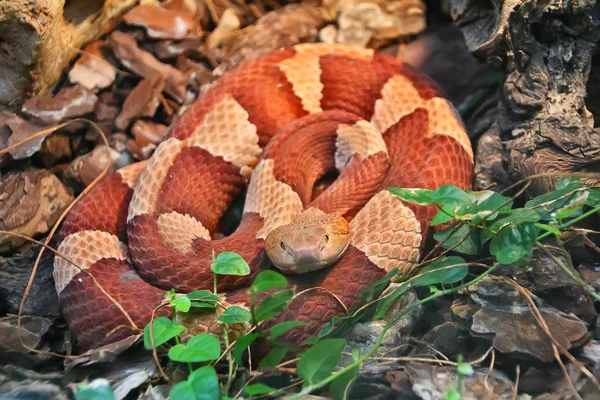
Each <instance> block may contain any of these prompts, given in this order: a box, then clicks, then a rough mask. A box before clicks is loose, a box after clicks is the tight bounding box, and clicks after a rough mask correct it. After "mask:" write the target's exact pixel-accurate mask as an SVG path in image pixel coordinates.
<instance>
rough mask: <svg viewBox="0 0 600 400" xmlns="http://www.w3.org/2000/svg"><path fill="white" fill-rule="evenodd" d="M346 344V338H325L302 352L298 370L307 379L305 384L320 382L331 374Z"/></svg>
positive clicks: (300, 375)
mask: <svg viewBox="0 0 600 400" xmlns="http://www.w3.org/2000/svg"><path fill="white" fill-rule="evenodd" d="M345 344H346V341H345V340H344V339H323V340H321V341H320V342H319V343H317V344H316V345H315V346H314V347H312V348H310V349H308V350H307V351H305V352H304V353H302V354H300V359H299V360H298V363H297V365H296V371H297V373H298V376H299V377H300V378H302V379H305V380H306V382H305V383H304V386H307V385H312V384H315V383H317V382H320V381H322V380H323V379H325V378H327V377H328V376H329V375H331V372H332V371H333V369H334V368H335V366H336V365H337V363H338V361H339V359H340V354H341V353H342V349H343V348H344V345H345Z"/></svg>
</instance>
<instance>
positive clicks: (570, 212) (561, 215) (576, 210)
mask: <svg viewBox="0 0 600 400" xmlns="http://www.w3.org/2000/svg"><path fill="white" fill-rule="evenodd" d="M581 198H583V196H582V197H581ZM584 200H585V201H587V197H586V198H585V199H584ZM584 205H585V203H583V204H578V205H576V206H574V207H567V208H563V209H561V210H560V211H559V212H557V213H556V219H558V220H562V219H565V218H569V217H571V218H573V217H576V216H578V215H581V211H582V209H583V206H584Z"/></svg>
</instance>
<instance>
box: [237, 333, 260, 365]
mask: <svg viewBox="0 0 600 400" xmlns="http://www.w3.org/2000/svg"><path fill="white" fill-rule="evenodd" d="M258 336H259V335H258V333H255V332H251V333H248V334H247V335H244V336H242V337H239V338H238V339H237V340H236V341H235V349H234V351H233V357H234V358H235V362H236V363H238V364H239V365H241V364H242V356H243V355H244V353H245V352H246V349H247V348H248V346H250V345H251V344H252V343H254V341H255V340H256V339H257V338H258Z"/></svg>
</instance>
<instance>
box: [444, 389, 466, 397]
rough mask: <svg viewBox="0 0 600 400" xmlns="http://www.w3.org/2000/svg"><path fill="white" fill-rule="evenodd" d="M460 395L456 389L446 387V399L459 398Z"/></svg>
mask: <svg viewBox="0 0 600 400" xmlns="http://www.w3.org/2000/svg"><path fill="white" fill-rule="evenodd" d="M461 399H462V396H461V395H460V392H459V391H458V390H456V389H448V392H446V400H461Z"/></svg>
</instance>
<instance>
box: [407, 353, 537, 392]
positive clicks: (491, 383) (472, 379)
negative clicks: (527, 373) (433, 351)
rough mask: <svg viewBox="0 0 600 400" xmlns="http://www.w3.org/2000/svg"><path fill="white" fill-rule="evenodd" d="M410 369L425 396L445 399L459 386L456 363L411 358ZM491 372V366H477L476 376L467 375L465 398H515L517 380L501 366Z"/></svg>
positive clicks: (414, 386) (416, 390) (414, 382)
mask: <svg viewBox="0 0 600 400" xmlns="http://www.w3.org/2000/svg"><path fill="white" fill-rule="evenodd" d="M406 372H407V374H408V376H409V377H410V380H411V382H412V384H413V386H412V389H413V391H414V392H415V393H416V394H417V395H419V396H420V397H421V398H422V399H432V400H445V399H446V398H447V397H446V393H447V392H448V390H449V389H456V387H457V374H456V367H446V366H444V367H440V366H436V365H433V364H425V363H418V362H410V363H408V364H407V365H406ZM487 373H488V370H487V368H486V369H483V368H482V369H475V373H474V374H473V375H472V376H464V377H463V388H462V397H461V398H462V399H463V400H480V399H486V400H500V399H506V400H509V399H515V397H513V390H514V384H513V382H511V381H510V380H509V379H508V378H507V377H506V376H505V375H504V374H502V373H501V372H499V371H498V370H497V369H494V370H493V371H492V373H491V374H490V375H489V376H487ZM486 376H487V380H486ZM486 381H487V385H486ZM516 399H522V400H525V399H527V396H526V395H520V396H517V397H516Z"/></svg>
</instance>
